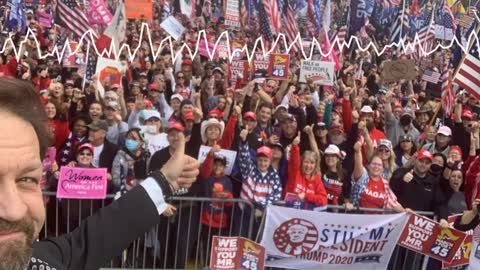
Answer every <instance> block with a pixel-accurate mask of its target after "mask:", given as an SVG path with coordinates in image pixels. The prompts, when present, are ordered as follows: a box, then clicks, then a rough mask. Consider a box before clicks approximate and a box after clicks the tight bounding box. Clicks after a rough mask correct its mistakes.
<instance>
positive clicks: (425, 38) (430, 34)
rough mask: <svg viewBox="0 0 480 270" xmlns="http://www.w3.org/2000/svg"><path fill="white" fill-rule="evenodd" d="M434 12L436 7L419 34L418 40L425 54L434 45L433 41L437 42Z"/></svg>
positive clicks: (429, 14)
mask: <svg viewBox="0 0 480 270" xmlns="http://www.w3.org/2000/svg"><path fill="white" fill-rule="evenodd" d="M434 10H435V7H434V8H433V9H432V10H431V11H430V12H429V13H428V16H427V19H426V20H425V23H424V25H423V26H422V28H420V31H419V32H418V39H419V41H420V44H421V45H422V46H423V48H424V50H425V52H428V51H429V48H430V47H431V46H432V45H433V41H435V22H434V20H433V17H434Z"/></svg>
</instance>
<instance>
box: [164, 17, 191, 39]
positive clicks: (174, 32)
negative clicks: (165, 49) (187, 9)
mask: <svg viewBox="0 0 480 270" xmlns="http://www.w3.org/2000/svg"><path fill="white" fill-rule="evenodd" d="M160 27H162V28H163V30H165V31H166V32H167V33H168V34H170V36H172V37H173V38H174V39H175V40H178V39H180V37H181V36H182V34H183V32H185V27H183V25H182V24H181V23H180V22H179V21H178V20H177V19H175V17H173V16H170V17H168V18H166V19H165V20H164V21H163V22H162V23H161V24H160Z"/></svg>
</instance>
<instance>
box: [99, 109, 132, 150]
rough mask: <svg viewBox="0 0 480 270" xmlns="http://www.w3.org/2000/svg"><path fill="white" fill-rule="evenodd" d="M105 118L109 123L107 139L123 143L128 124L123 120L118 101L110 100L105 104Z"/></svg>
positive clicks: (114, 142) (118, 143)
mask: <svg viewBox="0 0 480 270" xmlns="http://www.w3.org/2000/svg"><path fill="white" fill-rule="evenodd" d="M105 120H106V121H107V123H108V132H107V140H108V141H109V142H111V143H113V144H116V145H122V144H123V142H124V140H125V133H127V131H128V125H127V123H125V122H124V121H123V118H122V115H121V113H120V105H119V104H118V103H117V102H116V101H110V102H108V103H107V106H105Z"/></svg>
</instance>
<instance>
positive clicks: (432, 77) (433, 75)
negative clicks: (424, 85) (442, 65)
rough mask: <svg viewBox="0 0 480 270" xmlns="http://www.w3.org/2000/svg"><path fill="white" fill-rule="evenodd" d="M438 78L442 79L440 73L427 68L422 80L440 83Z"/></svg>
mask: <svg viewBox="0 0 480 270" xmlns="http://www.w3.org/2000/svg"><path fill="white" fill-rule="evenodd" d="M438 79H440V73H438V72H435V71H432V70H425V71H424V72H423V75H422V80H424V81H427V82H431V83H434V84H436V83H438Z"/></svg>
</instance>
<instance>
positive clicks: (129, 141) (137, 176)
mask: <svg viewBox="0 0 480 270" xmlns="http://www.w3.org/2000/svg"><path fill="white" fill-rule="evenodd" d="M148 155H149V153H148V152H147V151H146V149H145V140H144V139H143V136H142V134H141V132H140V129H138V128H132V129H130V130H129V131H128V132H127V134H126V139H125V143H124V146H123V147H122V148H121V149H120V150H118V152H117V155H116V156H115V159H114V160H113V168H112V177H113V189H114V192H117V191H119V192H120V194H123V193H125V192H127V191H130V190H131V189H133V188H134V187H136V186H137V185H139V184H140V183H141V182H142V181H143V180H144V179H145V178H147V161H148V158H149V156H148Z"/></svg>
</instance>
